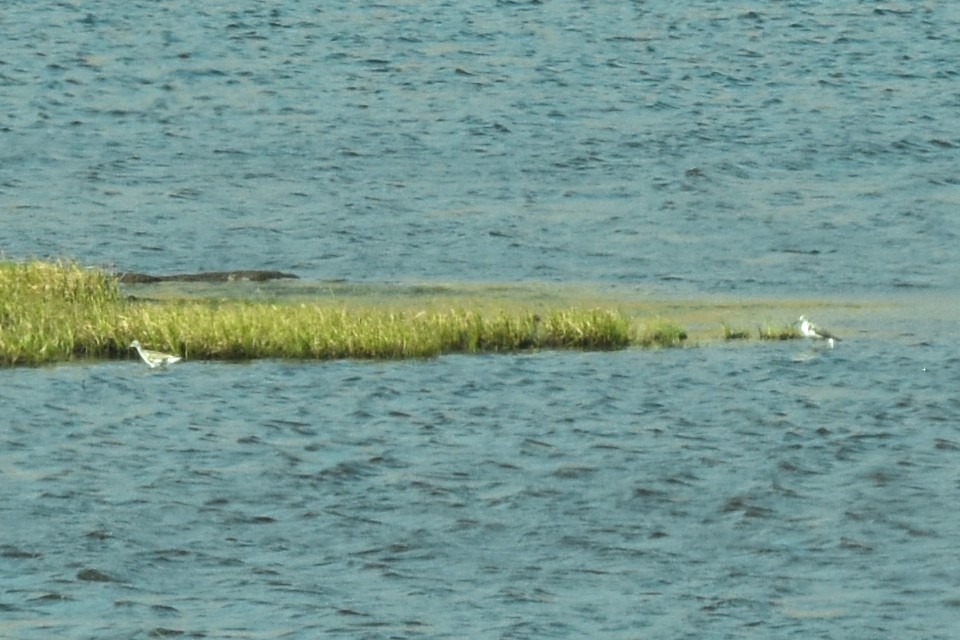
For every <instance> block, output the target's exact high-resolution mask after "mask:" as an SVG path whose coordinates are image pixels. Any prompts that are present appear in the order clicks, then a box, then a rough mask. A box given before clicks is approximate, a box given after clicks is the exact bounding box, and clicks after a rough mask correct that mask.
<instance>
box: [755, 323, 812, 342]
mask: <svg viewBox="0 0 960 640" xmlns="http://www.w3.org/2000/svg"><path fill="white" fill-rule="evenodd" d="M757 333H758V334H759V336H760V339H761V340H793V339H795V338H800V337H802V336H801V335H800V332H799V331H797V328H796V327H795V326H793V325H790V324H788V325H783V326H776V325H772V324H767V325H764V326H761V327H757Z"/></svg>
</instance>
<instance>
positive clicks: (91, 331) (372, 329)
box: [0, 261, 682, 365]
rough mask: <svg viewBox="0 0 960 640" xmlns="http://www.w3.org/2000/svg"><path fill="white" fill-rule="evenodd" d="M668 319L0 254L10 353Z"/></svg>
mask: <svg viewBox="0 0 960 640" xmlns="http://www.w3.org/2000/svg"><path fill="white" fill-rule="evenodd" d="M679 333H682V329H680V328H679V327H677V326H670V325H669V324H667V323H662V322H661V323H658V324H657V325H655V326H654V327H653V328H652V329H649V330H648V331H647V333H645V334H643V335H642V336H641V337H640V339H639V340H637V335H636V332H635V330H634V328H633V325H632V322H631V320H630V318H629V317H627V316H626V315H624V314H623V313H621V312H619V311H612V310H606V309H598V308H591V309H579V308H572V309H559V310H558V309H548V310H540V311H538V312H536V313H535V312H532V311H527V310H521V309H509V310H506V309H501V310H499V311H498V310H492V309H490V308H489V304H487V305H485V306H484V310H483V311H480V310H476V309H470V308H468V307H466V306H463V307H461V308H446V309H424V308H420V309H416V308H415V309H402V308H390V307H385V306H378V305H372V304H364V305H351V304H344V303H341V302H336V301H330V300H327V301H322V302H304V301H288V302H250V301H243V300H221V301H216V300H198V299H187V300H176V299H170V300H164V301H149V300H136V299H128V298H126V297H124V296H123V295H122V293H121V291H120V289H119V284H118V282H117V280H116V279H115V278H114V277H113V276H111V275H109V274H105V273H103V272H101V271H98V270H94V269H87V268H84V267H81V266H79V265H77V264H74V263H69V262H60V263H49V262H40V261H34V262H29V263H23V264H16V263H0V364H5V365H20V364H42V363H45V362H56V361H62V360H70V359H73V358H80V357H88V358H110V357H134V356H133V355H132V352H131V351H130V350H129V348H128V346H127V345H129V344H130V342H131V340H133V339H138V340H140V341H141V342H142V343H143V344H144V345H145V346H146V347H148V348H150V349H155V350H159V351H165V352H170V353H176V354H179V355H182V356H184V357H186V358H187V359H224V360H246V359H252V358H293V359H331V358H424V357H431V356H437V355H440V354H444V353H476V352H511V351H520V350H530V349H620V348H624V347H627V346H630V345H631V344H635V343H637V342H639V343H640V344H644V345H647V346H650V345H660V346H676V345H678V344H679V339H678V338H677V335H678V334H679Z"/></svg>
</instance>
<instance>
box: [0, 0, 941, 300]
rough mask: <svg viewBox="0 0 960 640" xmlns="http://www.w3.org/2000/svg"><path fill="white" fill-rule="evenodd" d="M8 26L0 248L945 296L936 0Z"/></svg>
mask: <svg viewBox="0 0 960 640" xmlns="http://www.w3.org/2000/svg"><path fill="white" fill-rule="evenodd" d="M248 4H249V3H248ZM475 4H476V3H475ZM0 21H2V25H3V30H4V43H3V44H2V45H0V89H2V91H3V101H2V102H0V216H2V218H3V224H2V225H0V250H2V251H4V252H6V253H7V254H8V255H13V256H23V255H56V256H61V255H66V256H70V257H74V258H77V259H80V260H81V261H82V262H85V263H95V264H103V265H108V266H115V267H117V268H119V269H131V270H139V271H162V272H178V271H193V270H200V269H212V270H224V269H230V268H280V269H283V270H288V271H294V272H296V273H299V274H300V275H302V276H306V277H311V278H328V277H344V278H350V279H355V280H356V279H362V280H384V279H396V278H404V279H416V278H441V279H455V280H456V279H463V278H465V277H470V278H479V279H483V280H502V279H507V280H512V279H531V278H533V279H546V280H570V279H577V280H588V281H595V280H599V281H628V282H638V281H640V282H653V283H659V282H665V283H667V284H665V285H664V288H665V289H667V290H669V291H675V290H678V289H688V290H711V291H730V290H744V289H746V290H764V291H767V292H770V291H776V292H782V291H783V290H785V289H788V290H789V291H790V293H791V294H792V293H796V292H797V291H812V292H822V291H825V290H830V291H833V290H835V289H836V288H842V289H843V290H849V289H855V290H861V291H864V290H865V291H877V290H884V289H886V288H890V287H893V286H898V287H904V286H907V287H931V286H932V287H937V286H955V285H956V283H957V281H956V269H955V263H956V261H955V259H954V258H955V249H954V248H955V247H956V245H957V242H958V235H960V234H958V231H960V221H958V217H957V216H956V215H955V214H956V210H957V205H958V203H960V196H958V194H960V191H958V182H957V169H956V168H957V166H958V165H960V137H958V130H957V127H956V109H957V104H958V96H957V91H956V84H957V82H956V81H957V70H956V60H957V58H958V56H960V7H958V6H957V5H956V4H955V3H950V2H928V3H877V2H866V1H863V2H844V3H841V4H839V5H837V4H835V3H809V2H778V3H759V2H747V3H738V4H737V5H735V6H730V5H729V4H728V3H702V2H701V3H694V4H693V5H690V4H689V3H673V2H617V3H602V4H600V5H597V3H585V2H577V1H573V0H559V1H551V2H543V3H540V2H530V3H527V2H487V3H479V4H476V6H466V7H465V6H463V5H462V4H457V3H449V2H431V3H411V2H397V3H372V2H324V3H304V2H275V3H260V4H257V3H254V4H250V5H249V6H246V7H244V6H242V5H231V6H230V7H221V6H219V5H217V6H214V5H209V6H208V5H207V4H205V3H199V4H198V3H193V2H164V3H131V2H118V1H114V0H104V1H102V2H97V3H95V4H90V3H68V2H63V3H57V4H46V5H44V6H43V7H38V6H37V5H36V3H32V2H17V1H14V2H6V3H5V4H4V6H3V9H2V10H0Z"/></svg>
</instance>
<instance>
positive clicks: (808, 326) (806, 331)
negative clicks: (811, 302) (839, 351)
mask: <svg viewBox="0 0 960 640" xmlns="http://www.w3.org/2000/svg"><path fill="white" fill-rule="evenodd" d="M799 322H800V333H802V334H803V336H804V337H805V338H814V339H816V340H826V341H827V344H828V345H830V348H831V349H833V343H834V342H840V338H838V337H837V336H835V335H833V334H832V333H830V332H829V331H827V330H825V329H821V328H820V327H818V326H817V325H815V324H813V323H812V322H810V321H809V320H807V317H806V316H800V320H799Z"/></svg>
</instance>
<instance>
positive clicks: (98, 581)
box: [0, 0, 960, 640]
mask: <svg viewBox="0 0 960 640" xmlns="http://www.w3.org/2000/svg"><path fill="white" fill-rule="evenodd" d="M244 4H247V5H250V6H242V5H244ZM474 4H475V5H476V6H463V3H450V2H432V3H415V2H393V3H371V2H324V3H305V2H273V3H231V4H230V6H229V7H221V6H220V5H214V4H211V3H203V2H200V3H197V2H193V3H186V2H180V1H171V2H162V3H156V2H117V1H113V0H103V1H101V2H92V3H91V2H87V3H78V2H61V3H43V5H42V6H41V5H38V4H37V3H28V2H22V1H17V0H14V1H12V2H5V3H3V5H2V7H0V28H2V32H3V36H4V37H3V39H2V42H0V253H2V254H3V255H4V256H6V257H12V258H22V257H25V256H32V255H38V256H69V257H73V258H76V259H78V260H80V261H81V262H82V263H84V264H97V265H106V266H109V267H112V268H117V269H120V270H137V271H148V272H162V273H171V272H188V271H196V270H204V269H209V270H218V271H219V270H226V269H234V268H249V269H253V268H269V269H281V270H284V271H291V272H294V273H297V274H299V275H301V276H303V277H306V278H312V279H323V278H345V279H347V280H355V281H372V282H394V281H405V282H406V281H421V280H443V281H449V280H453V281H462V280H482V281H517V280H521V281H527V280H545V281H560V282H570V281H576V282H597V283H601V284H615V285H617V286H618V287H621V289H620V290H634V289H632V287H640V288H642V289H643V290H653V291H659V292H661V293H663V294H665V295H674V294H679V295H699V294H711V295H713V294H723V295H728V296H731V295H732V296H738V295H741V294H743V295H750V296H752V295H758V296H772V297H776V296H785V297H804V296H810V297H819V296H828V295H829V296H833V299H840V300H846V299H853V298H854V297H860V298H862V299H866V300H868V301H873V302H871V304H873V303H875V302H876V303H883V304H887V303H890V304H892V305H893V306H892V307H884V309H883V314H885V315H884V316H883V318H882V319H878V317H875V316H873V315H871V314H870V313H868V312H867V311H865V310H863V309H857V310H856V311H855V312H854V311H851V312H849V313H847V315H845V316H842V317H841V318H840V320H841V321H842V324H843V323H845V326H841V328H842V329H844V330H845V334H844V337H845V338H846V339H845V340H844V341H843V342H842V343H840V344H839V345H838V347H837V348H836V349H833V350H822V351H816V350H813V349H811V347H810V346H808V345H804V344H799V343H795V342H790V343H776V344H758V343H752V344H746V345H734V346H719V345H714V346H709V347H705V348H697V349H684V350H676V351H638V350H628V351H621V352H615V353H592V354H583V353H538V354H529V355H499V356H482V357H445V358H440V359H437V360H429V361H415V362H385V363H358V362H330V363H311V364H295V363H286V362H270V361H261V362H255V363H251V364H222V363H220V364H214V363H204V362H195V361H187V362H184V363H182V364H180V365H178V366H176V367H174V368H172V369H170V370H169V371H161V372H153V371H148V370H146V369H145V368H144V367H143V366H142V363H140V362H136V361H134V360H130V361H124V362H115V363H89V362H88V363H84V364H74V365H66V366H58V367H50V368H37V369H7V370H0V638H8V637H9V638H18V639H44V640H45V639H47V638H51V637H57V638H91V637H97V638H131V637H136V638H145V637H165V636H180V637H207V638H223V637H228V638H257V639H259V638H314V637H344V638H356V637H370V638H381V637H382V638H386V637H394V638H396V637H449V638H459V637H471V638H500V637H502V638H553V637H557V638H595V637H609V638H683V637H689V638H705V637H706V638H744V637H755V638H774V637H775V638H780V637H797V638H811V637H817V638H838V639H839V638H843V639H844V640H849V639H863V640H874V639H875V638H878V637H890V638H942V639H948V638H949V639H952V638H955V637H956V631H955V630H956V626H957V621H958V620H960V578H958V577H957V576H958V572H957V570H956V564H957V560H956V559H957V557H958V556H960V535H958V534H957V531H958V530H960V521H958V517H957V515H956V513H957V509H956V505H957V504H958V503H960V472H958V468H957V462H956V461H957V456H958V450H960V432H958V426H957V425H958V421H960V401H958V400H957V393H956V390H957V383H958V380H960V359H958V357H957V348H956V345H957V344H958V340H960V335H958V331H957V323H956V318H957V316H958V311H960V309H958V305H957V303H956V300H957V295H956V294H957V273H958V271H957V260H956V255H957V251H956V246H957V243H958V235H960V233H958V232H960V218H958V216H957V215H956V214H957V210H958V207H957V205H958V204H960V190H958V189H960V187H958V180H957V167H958V166H960V157H958V156H960V152H958V149H960V136H958V129H957V126H956V110H957V106H958V92H957V64H956V61H957V60H958V59H960V35H958V34H960V5H957V4H956V3H950V2H927V3H893V2H855V1H851V2H842V3H810V2H778V3H759V2H741V3H706V2H694V3H674V2H619V3H584V2H574V1H571V0H556V1H553V0H551V1H550V2H541V3H537V2H529V3H527V2H523V3H520V2H486V3H474ZM921 299H922V301H921ZM917 301H921V302H917ZM898 305H899V306H898ZM877 308H878V309H879V306H878V307H877ZM891 309H892V310H891ZM817 319H818V320H820V319H821V318H817ZM823 320H824V321H825V322H829V320H830V318H825V319H823ZM785 321H788V319H787V320H785ZM0 330H2V327H0Z"/></svg>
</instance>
